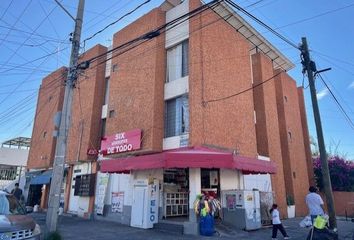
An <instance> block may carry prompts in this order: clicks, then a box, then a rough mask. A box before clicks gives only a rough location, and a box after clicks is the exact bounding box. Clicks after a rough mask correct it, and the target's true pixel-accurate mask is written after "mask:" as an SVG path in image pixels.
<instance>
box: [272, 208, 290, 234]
mask: <svg viewBox="0 0 354 240" xmlns="http://www.w3.org/2000/svg"><path fill="white" fill-rule="evenodd" d="M270 213H271V214H272V225H273V231H272V239H273V240H275V239H277V234H278V229H279V231H280V232H281V234H283V236H284V239H290V237H289V236H288V234H287V233H286V231H285V229H284V226H283V224H282V223H281V221H280V215H279V211H278V205H277V204H273V206H272V208H271V209H270Z"/></svg>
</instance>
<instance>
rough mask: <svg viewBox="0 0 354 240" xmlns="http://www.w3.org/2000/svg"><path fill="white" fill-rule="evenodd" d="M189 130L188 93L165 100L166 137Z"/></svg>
mask: <svg viewBox="0 0 354 240" xmlns="http://www.w3.org/2000/svg"><path fill="white" fill-rule="evenodd" d="M188 132H189V103H188V95H183V96H181V97H178V98H174V99H171V100H167V101H166V102H165V138H167V137H173V136H179V135H183V134H185V133H188Z"/></svg>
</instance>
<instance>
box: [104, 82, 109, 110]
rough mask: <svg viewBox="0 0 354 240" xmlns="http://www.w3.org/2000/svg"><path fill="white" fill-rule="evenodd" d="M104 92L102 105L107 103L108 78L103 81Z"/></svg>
mask: <svg viewBox="0 0 354 240" xmlns="http://www.w3.org/2000/svg"><path fill="white" fill-rule="evenodd" d="M105 82H106V84H105V90H104V105H106V104H108V101H109V77H108V78H106V79H105Z"/></svg>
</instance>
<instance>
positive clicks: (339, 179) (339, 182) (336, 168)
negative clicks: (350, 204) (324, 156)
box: [313, 156, 354, 192]
mask: <svg viewBox="0 0 354 240" xmlns="http://www.w3.org/2000/svg"><path fill="white" fill-rule="evenodd" d="M328 167H329V173H330V176H331V182H332V190H333V191H344V192H352V191H354V163H353V162H350V161H346V160H345V159H343V158H341V157H338V156H333V157H329V159H328ZM313 168H314V173H315V178H316V182H317V186H318V188H319V189H320V190H321V191H322V190H323V182H322V171H321V160H320V158H319V157H316V158H314V159H313Z"/></svg>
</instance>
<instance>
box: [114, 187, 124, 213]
mask: <svg viewBox="0 0 354 240" xmlns="http://www.w3.org/2000/svg"><path fill="white" fill-rule="evenodd" d="M123 203H124V192H112V212H115V213H122V212H123Z"/></svg>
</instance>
